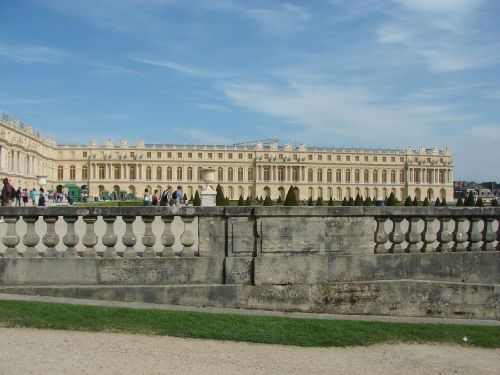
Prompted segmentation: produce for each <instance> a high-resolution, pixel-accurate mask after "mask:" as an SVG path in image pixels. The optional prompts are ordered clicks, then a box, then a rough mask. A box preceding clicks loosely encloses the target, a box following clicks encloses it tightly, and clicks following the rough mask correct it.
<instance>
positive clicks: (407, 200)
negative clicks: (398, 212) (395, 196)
mask: <svg viewBox="0 0 500 375" xmlns="http://www.w3.org/2000/svg"><path fill="white" fill-rule="evenodd" d="M404 205H405V206H407V207H408V206H413V202H412V201H411V197H410V196H409V195H408V196H407V197H406V199H405V203H404Z"/></svg>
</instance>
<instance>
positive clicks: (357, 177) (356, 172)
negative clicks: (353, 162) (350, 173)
mask: <svg viewBox="0 0 500 375" xmlns="http://www.w3.org/2000/svg"><path fill="white" fill-rule="evenodd" d="M354 182H356V183H359V169H356V170H355V171H354Z"/></svg>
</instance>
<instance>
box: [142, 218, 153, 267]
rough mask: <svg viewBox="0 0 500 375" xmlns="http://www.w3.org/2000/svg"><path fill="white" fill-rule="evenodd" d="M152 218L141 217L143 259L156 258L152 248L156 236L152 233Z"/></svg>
mask: <svg viewBox="0 0 500 375" xmlns="http://www.w3.org/2000/svg"><path fill="white" fill-rule="evenodd" d="M154 220H155V217H154V216H143V217H142V221H143V222H144V235H143V236H142V244H143V245H144V254H143V257H144V258H154V257H156V253H155V250H154V248H153V246H154V245H155V243H156V236H155V235H154V233H153V224H152V223H153V221H154Z"/></svg>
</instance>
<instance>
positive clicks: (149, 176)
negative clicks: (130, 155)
mask: <svg viewBox="0 0 500 375" xmlns="http://www.w3.org/2000/svg"><path fill="white" fill-rule="evenodd" d="M146 180H148V181H150V180H151V167H150V166H147V167H146Z"/></svg>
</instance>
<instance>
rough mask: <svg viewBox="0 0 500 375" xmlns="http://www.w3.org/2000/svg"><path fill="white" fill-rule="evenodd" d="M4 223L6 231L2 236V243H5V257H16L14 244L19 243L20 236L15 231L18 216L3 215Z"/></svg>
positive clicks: (17, 255)
mask: <svg viewBox="0 0 500 375" xmlns="http://www.w3.org/2000/svg"><path fill="white" fill-rule="evenodd" d="M4 220H5V223H6V224H7V231H6V233H5V236H3V238H2V243H3V244H4V245H5V252H4V255H3V256H4V257H5V258H17V257H19V254H18V252H17V248H16V246H17V245H19V242H20V240H21V239H20V238H19V236H18V234H17V232H16V223H17V221H18V220H19V216H4Z"/></svg>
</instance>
